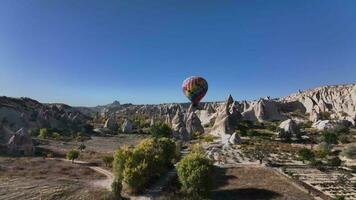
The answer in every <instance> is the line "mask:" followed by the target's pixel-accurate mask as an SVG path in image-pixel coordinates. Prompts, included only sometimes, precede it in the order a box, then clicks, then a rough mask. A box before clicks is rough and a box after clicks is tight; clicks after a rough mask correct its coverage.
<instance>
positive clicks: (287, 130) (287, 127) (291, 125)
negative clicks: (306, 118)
mask: <svg viewBox="0 0 356 200" xmlns="http://www.w3.org/2000/svg"><path fill="white" fill-rule="evenodd" d="M279 128H280V129H282V130H283V135H279V136H280V137H286V138H290V137H296V138H299V137H300V130H299V127H298V125H297V124H296V123H295V121H294V120H291V119H287V120H285V121H283V122H282V123H281V124H280V125H279Z"/></svg>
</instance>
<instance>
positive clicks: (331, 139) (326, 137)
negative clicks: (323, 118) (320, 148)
mask: <svg viewBox="0 0 356 200" xmlns="http://www.w3.org/2000/svg"><path fill="white" fill-rule="evenodd" d="M337 139H338V138H337V135H336V134H335V133H333V132H331V131H324V132H323V135H322V140H323V141H324V142H326V143H327V144H337Z"/></svg>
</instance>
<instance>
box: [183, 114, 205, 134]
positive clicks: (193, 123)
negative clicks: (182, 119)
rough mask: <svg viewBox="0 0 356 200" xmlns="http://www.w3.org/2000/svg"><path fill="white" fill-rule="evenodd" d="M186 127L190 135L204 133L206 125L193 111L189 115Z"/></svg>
mask: <svg viewBox="0 0 356 200" xmlns="http://www.w3.org/2000/svg"><path fill="white" fill-rule="evenodd" d="M186 128H187V131H188V134H189V135H193V134H203V133H204V127H203V126H202V124H201V121H200V119H199V117H198V116H197V114H195V112H191V113H190V114H189V115H188V118H187V121H186Z"/></svg>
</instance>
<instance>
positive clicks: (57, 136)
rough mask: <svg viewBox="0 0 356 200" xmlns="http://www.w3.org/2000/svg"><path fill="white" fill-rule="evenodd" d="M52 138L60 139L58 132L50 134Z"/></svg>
mask: <svg viewBox="0 0 356 200" xmlns="http://www.w3.org/2000/svg"><path fill="white" fill-rule="evenodd" d="M52 138H53V139H55V140H59V139H60V138H61V135H60V134H59V133H58V132H54V133H52Z"/></svg>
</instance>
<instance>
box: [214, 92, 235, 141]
mask: <svg viewBox="0 0 356 200" xmlns="http://www.w3.org/2000/svg"><path fill="white" fill-rule="evenodd" d="M233 102H234V100H233V98H232V96H231V95H229V97H228V98H227V100H226V102H225V103H224V104H221V105H220V107H219V109H218V111H217V116H216V119H215V123H214V126H213V128H212V129H211V131H210V134H212V135H215V136H219V137H221V138H222V140H224V141H223V142H224V143H226V142H228V139H229V138H230V136H231V134H233V132H234V131H235V129H236V128H237V126H238V123H239V120H241V115H240V113H239V112H238V111H237V109H236V108H233V107H232V106H233ZM230 111H231V112H230Z"/></svg>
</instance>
